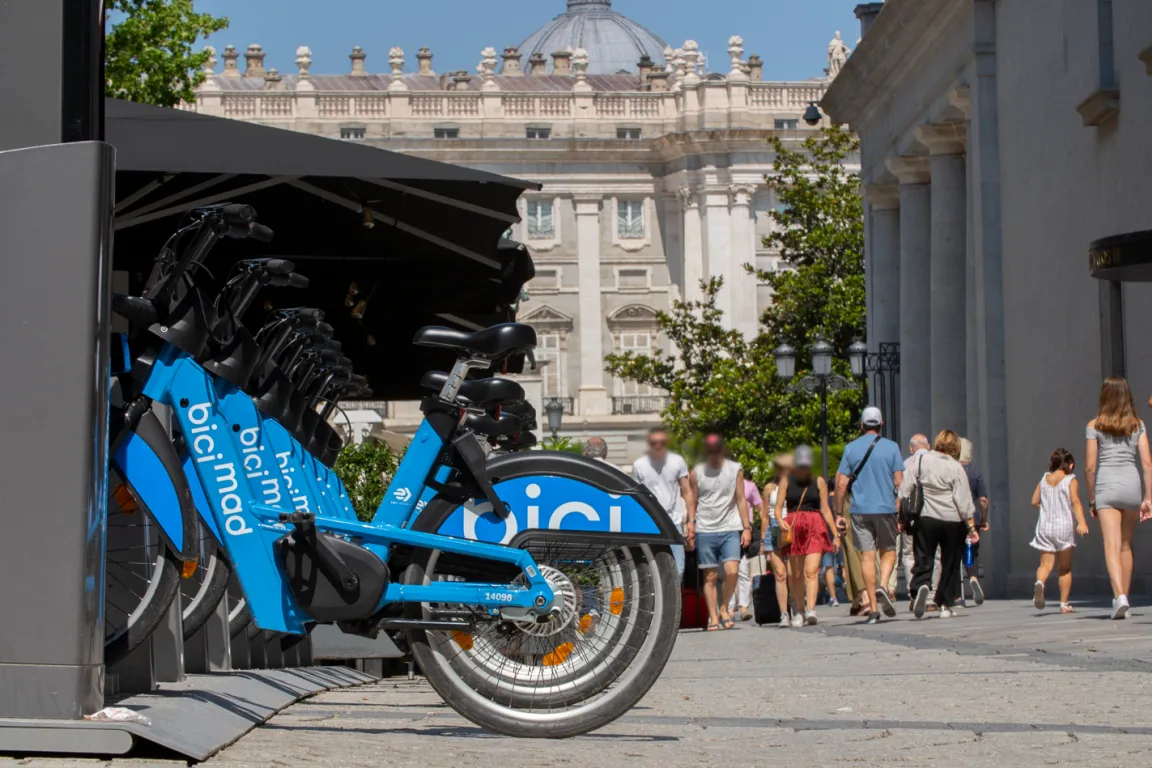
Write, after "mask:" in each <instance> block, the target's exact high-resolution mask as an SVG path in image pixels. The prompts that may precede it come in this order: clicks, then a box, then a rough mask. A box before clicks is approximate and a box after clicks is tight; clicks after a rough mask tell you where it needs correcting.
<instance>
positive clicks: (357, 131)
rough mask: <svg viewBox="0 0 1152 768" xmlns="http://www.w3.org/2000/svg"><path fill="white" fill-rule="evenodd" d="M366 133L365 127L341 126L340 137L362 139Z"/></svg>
mask: <svg viewBox="0 0 1152 768" xmlns="http://www.w3.org/2000/svg"><path fill="white" fill-rule="evenodd" d="M367 133H368V129H367V128H341V129H340V138H342V139H362V138H364V136H365V135H366V134H367Z"/></svg>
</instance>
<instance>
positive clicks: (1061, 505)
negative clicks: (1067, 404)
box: [1032, 448, 1088, 613]
mask: <svg viewBox="0 0 1152 768" xmlns="http://www.w3.org/2000/svg"><path fill="white" fill-rule="evenodd" d="M1075 468H1076V461H1075V460H1074V459H1073V458H1072V454H1071V453H1069V452H1068V451H1066V450H1064V449H1063V448H1057V449H1056V450H1055V451H1053V452H1052V458H1051V459H1049V460H1048V471H1047V472H1045V473H1044V477H1042V478H1040V482H1039V484H1037V486H1036V490H1035V491H1034V492H1033V493H1032V506H1034V507H1039V508H1040V519H1039V520H1037V521H1036V535H1035V536H1034V537H1033V538H1032V547H1033V549H1038V550H1040V567H1039V568H1037V569H1036V585H1035V587H1034V588H1033V590H1032V604H1033V605H1035V606H1036V609H1037V610H1044V582H1046V581H1048V577H1049V576H1050V575H1052V568H1053V567H1058V568H1059V569H1060V576H1059V577H1058V578H1059V582H1060V613H1074V610H1073V608H1072V604H1071V603H1069V602H1068V595H1069V593H1070V592H1071V591H1072V548H1073V547H1075V546H1076V534H1080V535H1081V536H1087V535H1088V523H1087V521H1085V520H1084V509H1083V508H1082V507H1081V506H1080V488H1079V487H1078V485H1077V483H1076V475H1074V474H1072V470H1073V469H1075ZM1073 526H1075V528H1073Z"/></svg>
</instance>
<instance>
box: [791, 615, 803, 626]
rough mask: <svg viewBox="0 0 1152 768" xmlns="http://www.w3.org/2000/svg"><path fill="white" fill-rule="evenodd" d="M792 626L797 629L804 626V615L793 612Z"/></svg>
mask: <svg viewBox="0 0 1152 768" xmlns="http://www.w3.org/2000/svg"><path fill="white" fill-rule="evenodd" d="M792 626H793V627H796V628H797V629H799V628H800V627H802V626H804V616H803V615H801V614H799V613H794V614H792Z"/></svg>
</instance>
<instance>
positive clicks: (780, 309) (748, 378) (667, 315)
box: [606, 128, 864, 482]
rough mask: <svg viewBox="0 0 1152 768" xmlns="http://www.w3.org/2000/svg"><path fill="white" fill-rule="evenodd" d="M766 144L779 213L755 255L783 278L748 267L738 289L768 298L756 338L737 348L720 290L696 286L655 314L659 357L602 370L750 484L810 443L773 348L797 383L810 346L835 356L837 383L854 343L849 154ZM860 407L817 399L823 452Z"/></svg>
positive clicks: (816, 426) (853, 146)
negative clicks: (720, 448)
mask: <svg viewBox="0 0 1152 768" xmlns="http://www.w3.org/2000/svg"><path fill="white" fill-rule="evenodd" d="M772 143H773V146H774V149H775V151H776V160H775V162H774V163H773V170H772V173H771V174H769V175H768V176H767V177H766V180H767V182H768V183H769V184H770V185H772V186H774V187H775V188H776V191H777V197H778V199H779V201H780V202H781V203H782V205H781V206H779V207H778V208H777V209H776V210H774V211H772V212H771V216H772V218H773V220H774V222H775V225H776V226H775V227H774V228H773V232H772V234H770V235H768V236H767V237H766V238H765V239H764V245H765V247H767V248H771V249H774V250H777V251H778V252H779V253H780V258H781V262H782V264H781V266H782V267H783V269H780V270H777V271H772V272H764V271H758V270H756V269H755V267H754V265H751V264H749V265H746V267H745V269H746V271H747V273H748V274H746V275H743V276H741V277H740V278H738V279H745V280H751V279H759V280H760V281H762V282H765V283H767V284H768V285H769V286H771V288H772V290H773V292H774V294H775V295H774V298H773V303H772V305H771V306H770V307H769V308H768V309H767V310H765V312H764V313H763V315H762V316H761V318H760V327H759V330H758V333H757V334H756V336H755V337H753V338H751V339H745V338H744V337H743V336H742V335H741V334H740V333H739V332H737V331H734V330H729V329H726V328H725V327H724V323H723V320H724V317H723V312H722V311H721V310H720V309H718V308H717V306H716V296H717V293H718V292H719V290H720V288H721V286H722V280H721V279H720V278H711V279H708V280H705V281H702V283H701V289H702V294H703V295H702V297H701V299H700V300H698V301H691V302H679V301H678V302H676V303H675V304H674V306H673V308H672V311H671V312H661V313H659V316H658V317H659V325H660V334H661V338H662V340H664V341H666V342H667V343H668V347H669V350H671V351H664V350H662V349H657V350H655V351H654V352H653V353H652V354H650V355H638V354H635V353H631V352H629V353H624V354H620V355H609V356H608V357H607V359H606V363H607V368H608V370H609V371H610V372H611V373H612V374H614V375H615V376H618V377H620V378H623V379H627V380H632V381H637V382H641V383H644V384H649V385H652V386H654V387H659V388H660V389H664V390H666V391H667V392H668V393H669V395H670V404H669V406H668V409H667V410H666V411H665V413H664V418H665V421H666V423H667V426H668V428H669V430H671V432H672V433H673V434H674V435H675V436H676V437H677V438H679V439H680V440H690V439H691V438H692V436H693V435H698V434H699V433H701V432H710V431H715V432H719V433H720V434H722V435H724V436H725V438H726V439H727V441H728V445H729V447H730V448H731V450H732V452H733V454H734V455H735V456H736V458H737V460H739V461H740V462H741V463H742V464H743V465H744V466H745V468H746V469H747V470H748V471H749V472H750V474H751V475H752V476H753V477H754V478H755V479H756V480H757V481H758V482H762V481H763V480H764V479H766V478H767V477H768V476H769V474H770V464H771V459H772V457H773V456H775V455H776V454H778V453H780V452H783V451H788V450H791V449H792V448H793V447H795V446H796V445H797V444H799V443H809V444H818V443H819V441H820V401H819V398H818V397H816V396H814V395H810V394H808V393H806V392H800V393H795V392H790V391H788V389H787V386H786V385H785V383H784V382H782V381H781V380H780V379H779V377H777V375H776V364H775V359H774V357H773V354H772V351H773V350H774V349H775V348H776V347H777V346H778V345H779V344H781V343H782V342H787V343H789V344H791V345H792V346H793V347H795V348H796V351H797V365H796V369H797V375H798V376H800V375H803V374H804V373H805V372H806V371H807V370H808V369H809V368H810V362H809V354H808V347H809V345H810V344H811V343H812V341H813V340H814V339H815V338H816V337H817V335H820V334H822V335H823V336H824V337H825V338H826V339H827V340H828V341H829V342H831V343H832V345H833V346H834V347H835V350H836V363H835V366H836V372H838V373H840V374H842V375H845V376H847V375H848V373H849V371H848V369H847V367H848V366H847V362H846V357H847V349H848V345H849V344H851V343H852V340H853V339H854V338H856V337H859V336H863V332H864V274H863V273H864V225H863V207H862V202H861V199H860V188H859V187H860V180H859V178H858V176H857V175H856V174H853V173H849V172H848V171H847V170H846V169H845V167H844V164H845V161H846V160H848V159H849V158H850V157H852V155H854V154H855V153H856V152H857V151H858V149H859V143H858V141H857V140H856V138H855V137H853V136H852V135H851V134H849V133H847V132H845V131H842V130H840V129H839V128H828V129H825V130H823V131H822V132H821V133H820V134H818V135H815V136H813V137H811V138H809V139H807V140H806V141H805V142H804V144H803V147H802V148H801V149H800V150H793V149H790V148H788V147H786V146H784V145H783V143H782V142H781V141H780V140H779V139H773V140H772ZM862 401H863V396H862V394H861V393H860V392H841V393H832V394H830V395H829V402H828V404H829V411H828V426H829V441H830V442H831V443H833V444H835V443H840V442H843V441H844V440H845V439H848V438H850V437H851V436H852V435H853V434H854V422H855V417H856V415H857V414H858V412H859V408H860V405H861V403H862ZM830 466H833V467H834V466H835V465H834V464H831V465H830Z"/></svg>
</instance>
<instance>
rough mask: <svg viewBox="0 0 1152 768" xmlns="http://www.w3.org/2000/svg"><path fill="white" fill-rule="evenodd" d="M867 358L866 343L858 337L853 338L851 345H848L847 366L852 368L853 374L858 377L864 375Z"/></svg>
mask: <svg viewBox="0 0 1152 768" xmlns="http://www.w3.org/2000/svg"><path fill="white" fill-rule="evenodd" d="M867 360H868V345H867V344H865V343H864V342H862V341H860V339H853V341H852V345H851V346H850V347H848V367H849V368H851V369H852V375H853V376H855V377H856V378H858V379H859V378H862V377H863V376H864V373H865V371H864V367H865V364H866V363H867Z"/></svg>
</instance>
